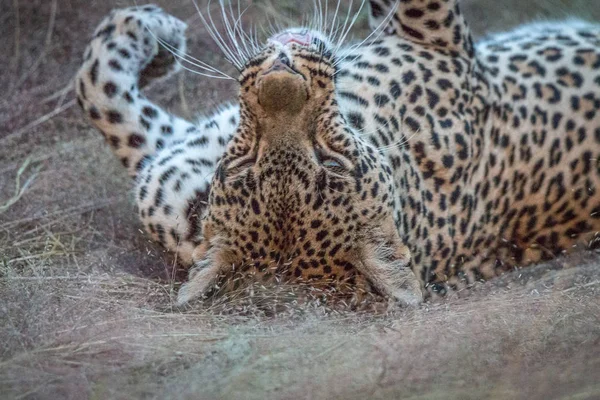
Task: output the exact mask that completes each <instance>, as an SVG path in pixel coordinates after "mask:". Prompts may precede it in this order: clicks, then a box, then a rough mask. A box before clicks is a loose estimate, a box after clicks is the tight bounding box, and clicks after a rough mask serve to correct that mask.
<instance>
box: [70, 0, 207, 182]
mask: <svg viewBox="0 0 600 400" xmlns="http://www.w3.org/2000/svg"><path fill="white" fill-rule="evenodd" d="M185 28H186V25H185V24H184V23H183V22H181V21H179V20H178V19H176V18H174V17H172V16H170V15H167V14H165V13H163V12H162V10H161V9H160V8H158V7H155V6H145V7H141V8H137V7H132V8H128V9H123V10H117V11H113V12H111V14H110V15H109V16H108V17H107V18H106V19H105V20H104V21H102V23H101V24H100V25H99V27H98V28H97V29H96V32H95V33H94V37H93V39H92V41H91V43H90V44H89V46H88V47H87V49H86V52H85V55H84V62H83V65H82V66H81V68H80V69H79V72H78V73H77V77H76V80H75V85H76V90H77V98H78V103H79V105H80V106H81V108H82V109H83V110H84V111H85V113H86V114H87V115H88V117H89V118H90V120H91V121H92V123H93V124H94V125H95V126H96V127H97V128H98V129H99V130H100V131H101V132H102V134H103V135H104V137H105V138H106V141H107V142H108V143H109V144H110V146H111V148H112V149H113V151H114V153H115V154H116V155H117V156H118V157H119V158H120V160H121V162H122V163H123V165H124V166H125V168H127V170H128V172H129V174H130V175H132V176H136V175H137V174H138V172H140V171H141V170H142V169H143V168H144V166H145V165H146V164H147V162H148V161H150V160H151V159H152V158H154V156H155V155H156V154H157V153H158V152H159V150H160V149H162V148H164V147H169V146H171V145H172V144H173V143H176V142H178V141H181V140H183V139H185V137H186V136H187V135H189V134H190V133H194V132H197V128H196V126H195V125H194V124H192V123H191V122H188V121H186V120H183V119H181V118H178V117H176V116H173V115H172V114H170V113H168V112H167V111H165V110H163V109H161V108H160V107H158V106H157V105H155V104H153V103H152V102H150V101H149V100H148V99H147V98H146V97H144V96H143V95H142V93H141V92H140V87H141V86H143V85H144V84H145V83H146V82H147V80H148V79H149V78H153V77H157V76H160V75H164V74H166V73H167V72H170V71H173V70H175V69H176V68H177V66H178V63H176V62H175V59H174V57H173V56H172V55H171V53H170V52H169V51H167V50H166V49H165V48H164V47H162V46H161V45H160V44H159V41H164V42H166V43H168V44H169V45H170V46H172V47H173V48H176V49H178V50H179V51H180V52H183V51H184V50H185V37H184V31H185ZM164 42H163V43H164Z"/></svg>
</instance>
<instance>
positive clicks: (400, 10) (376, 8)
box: [369, 0, 474, 58]
mask: <svg viewBox="0 0 600 400" xmlns="http://www.w3.org/2000/svg"><path fill="white" fill-rule="evenodd" d="M458 3H459V1H458V0H370V4H371V14H370V17H369V24H370V26H371V28H372V29H376V28H377V27H380V26H381V24H382V23H384V22H386V21H387V23H386V26H385V27H384V28H383V29H384V32H385V33H386V34H390V35H398V36H401V37H403V38H405V39H407V40H410V41H411V42H416V43H419V44H424V45H428V46H435V47H437V48H440V49H446V50H448V51H452V52H454V53H456V54H460V55H461V56H463V57H468V58H472V57H473V56H474V50H473V39H472V38H471V32H470V30H469V27H468V26H467V24H466V22H465V19H464V17H463V14H462V13H461V11H460V7H459V5H458Z"/></svg>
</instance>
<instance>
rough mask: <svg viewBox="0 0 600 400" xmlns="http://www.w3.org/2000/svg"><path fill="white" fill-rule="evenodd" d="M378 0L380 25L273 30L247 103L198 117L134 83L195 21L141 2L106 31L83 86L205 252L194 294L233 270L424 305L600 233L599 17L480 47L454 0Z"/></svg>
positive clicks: (161, 201)
mask: <svg viewBox="0 0 600 400" xmlns="http://www.w3.org/2000/svg"><path fill="white" fill-rule="evenodd" d="M370 3H371V24H372V26H373V28H374V29H375V28H376V27H381V26H383V29H382V31H383V34H382V35H379V36H378V37H377V38H376V39H375V40H370V41H366V42H365V43H363V44H362V45H361V46H360V47H358V48H355V49H353V51H352V52H348V51H345V50H344V49H342V50H339V51H335V50H336V47H335V46H333V45H332V44H331V43H329V41H328V38H327V37H325V36H324V35H323V34H321V33H318V32H310V33H306V32H305V31H303V33H302V36H301V37H302V38H304V37H305V36H306V35H309V36H310V37H311V38H313V40H312V41H311V43H303V42H302V41H300V40H299V41H297V43H294V42H290V43H279V42H277V41H276V40H275V41H273V40H270V41H268V42H267V44H266V45H265V46H264V47H263V49H262V50H261V51H260V52H259V53H258V54H255V55H254V56H253V57H251V58H250V59H248V60H246V65H245V67H244V69H243V71H242V72H241V74H240V77H239V83H240V96H239V105H236V106H228V107H224V108H223V109H221V110H220V111H218V112H217V113H216V114H214V115H213V116H212V117H210V118H207V119H204V120H201V121H199V122H198V123H196V124H192V123H189V122H187V121H184V120H182V119H180V118H177V117H175V116H173V115H170V114H169V113H167V112H165V111H164V110H161V109H160V108H159V107H157V106H156V105H153V104H152V103H151V102H150V101H149V100H147V99H146V98H145V97H143V95H142V94H141V93H140V90H139V87H138V80H139V82H140V83H142V82H143V81H144V79H139V77H140V76H142V78H143V77H144V76H146V75H159V74H162V73H165V72H166V71H168V70H169V69H174V68H175V66H176V64H174V63H173V62H172V61H173V60H172V59H170V58H169V53H168V52H166V51H165V50H164V49H163V48H162V47H161V46H159V45H158V43H157V40H156V37H158V38H159V39H161V40H162V41H165V42H167V43H169V44H170V45H172V46H173V47H175V48H178V49H180V50H184V49H185V40H184V38H183V31H184V30H185V26H184V25H183V24H182V23H181V22H180V21H178V20H176V19H175V18H173V17H171V16H168V15H165V14H164V13H162V11H161V10H160V9H158V8H156V7H144V8H142V9H125V10H120V11H116V12H113V13H112V14H111V15H110V16H109V17H108V18H107V19H106V20H105V21H104V22H103V23H102V24H101V25H100V27H99V28H98V30H97V31H96V35H95V37H94V39H93V40H92V42H91V44H90V46H89V48H88V50H87V53H86V56H85V61H84V64H83V66H82V68H81V70H80V72H79V74H78V77H77V88H78V98H79V100H80V104H81V106H82V107H83V109H84V110H85V112H86V114H87V115H88V116H89V117H90V119H91V121H92V122H93V123H94V124H95V125H96V126H97V127H98V128H99V129H100V130H101V131H102V132H103V134H104V135H105V137H106V139H107V141H108V142H109V144H110V145H111V146H112V148H113V149H114V152H115V153H116V154H117V156H118V157H120V158H121V160H122V161H123V164H124V165H125V167H126V168H127V169H128V170H129V172H130V174H131V175H133V176H135V177H136V186H137V188H136V196H137V200H138V205H139V210H140V216H141V218H142V221H143V222H144V224H145V227H146V229H147V231H148V232H149V233H150V234H151V235H152V236H153V237H154V238H155V239H156V240H158V241H159V242H160V243H161V244H163V245H164V246H166V247H167V248H169V249H171V250H173V251H175V252H177V254H178V256H179V259H180V261H181V262H182V263H183V264H186V265H190V264H193V268H192V269H191V272H190V278H189V281H188V283H187V284H186V285H184V286H183V288H182V289H181V291H180V295H179V301H180V302H181V303H185V302H187V301H189V300H191V299H193V298H195V297H199V296H202V295H204V294H207V293H209V292H210V291H211V290H212V288H213V287H214V286H215V284H217V283H218V280H219V279H220V277H222V276H227V275H228V274H231V271H232V270H236V271H242V272H244V273H249V274H251V275H253V276H254V279H259V280H265V281H268V280H272V279H285V280H289V281H309V282H311V283H312V284H314V285H319V284H324V283H325V284H327V285H331V284H336V283H341V282H344V283H349V284H350V286H360V285H363V284H364V285H366V287H368V288H369V290H373V291H376V292H379V293H381V294H383V295H386V296H389V297H391V298H394V299H396V300H398V301H399V302H400V303H403V304H416V303H418V302H420V301H422V299H423V298H424V296H428V295H431V294H436V293H441V294H443V293H445V292H446V291H447V290H449V289H458V288H461V287H464V286H465V285H468V284H471V283H473V282H475V281H477V280H482V279H489V278H492V277H494V276H497V275H499V274H501V273H503V272H505V271H507V270H509V269H512V268H515V267H522V266H526V265H529V264H531V263H535V262H538V261H540V260H545V259H549V258H552V257H556V256H558V255H560V254H563V253H565V252H568V251H571V250H572V249H574V248H593V247H596V246H597V245H598V243H599V240H597V238H598V231H600V194H599V193H598V192H597V191H598V190H599V189H600V163H599V162H598V159H600V111H599V110H600V27H599V26H597V25H593V24H587V23H584V22H580V21H566V22H561V23H553V24H534V25H528V26H524V27H522V28H520V29H518V30H516V31H513V32H510V33H506V34H499V35H494V36H490V37H489V38H487V39H485V40H483V41H482V42H480V43H477V44H474V43H473V41H472V39H471V35H470V32H469V28H468V26H467V24H466V23H465V20H464V18H463V15H462V14H461V12H460V8H459V5H458V2H457V1H456V0H401V1H399V2H395V3H393V2H389V1H387V0H372V1H371V2H370ZM392 3H393V4H392ZM390 16H391V18H389V17H390ZM298 32H299V31H298V30H290V31H288V33H287V34H289V35H292V36H293V35H299V33H298ZM297 37H300V36H297Z"/></svg>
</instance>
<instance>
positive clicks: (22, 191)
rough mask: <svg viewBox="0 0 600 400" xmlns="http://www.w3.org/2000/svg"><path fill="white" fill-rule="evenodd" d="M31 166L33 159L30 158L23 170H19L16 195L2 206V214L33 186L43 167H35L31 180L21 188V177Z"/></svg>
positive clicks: (24, 164) (0, 210)
mask: <svg viewBox="0 0 600 400" xmlns="http://www.w3.org/2000/svg"><path fill="white" fill-rule="evenodd" d="M30 164H31V158H30V157H29V158H27V159H26V160H25V162H24V163H23V165H21V168H19V170H18V171H17V177H16V183H15V194H14V196H13V197H11V198H10V199H8V201H7V202H6V203H4V204H2V205H0V214H2V213H4V212H5V211H6V210H8V209H9V208H10V207H11V206H12V205H13V204H15V203H16V202H17V201H19V200H20V199H21V197H22V196H23V194H24V193H25V191H26V190H27V189H28V188H29V186H31V184H32V183H33V181H34V180H35V178H36V177H37V175H38V173H39V172H40V170H41V166H39V165H38V166H36V167H34V169H33V173H32V174H31V175H30V176H29V178H27V180H26V181H25V183H23V185H22V186H21V177H22V175H23V174H24V173H25V170H27V167H29V165H30Z"/></svg>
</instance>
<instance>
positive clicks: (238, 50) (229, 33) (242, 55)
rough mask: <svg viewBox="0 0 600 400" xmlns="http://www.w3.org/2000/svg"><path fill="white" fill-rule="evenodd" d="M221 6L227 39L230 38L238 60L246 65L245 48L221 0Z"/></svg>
mask: <svg viewBox="0 0 600 400" xmlns="http://www.w3.org/2000/svg"><path fill="white" fill-rule="evenodd" d="M219 5H220V6H221V20H222V21H223V24H224V25H225V33H226V34H227V37H228V38H229V43H231V44H232V46H233V50H234V51H235V52H236V55H237V57H238V59H239V60H240V61H241V63H242V64H245V61H244V60H246V59H247V55H246V54H245V53H244V50H243V48H242V47H241V46H240V43H239V41H238V36H237V34H236V32H235V31H234V28H233V26H232V23H231V21H230V20H229V18H230V15H228V14H227V10H226V8H225V3H224V1H223V0H219ZM229 5H231V2H230V3H229ZM231 18H233V15H231Z"/></svg>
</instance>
